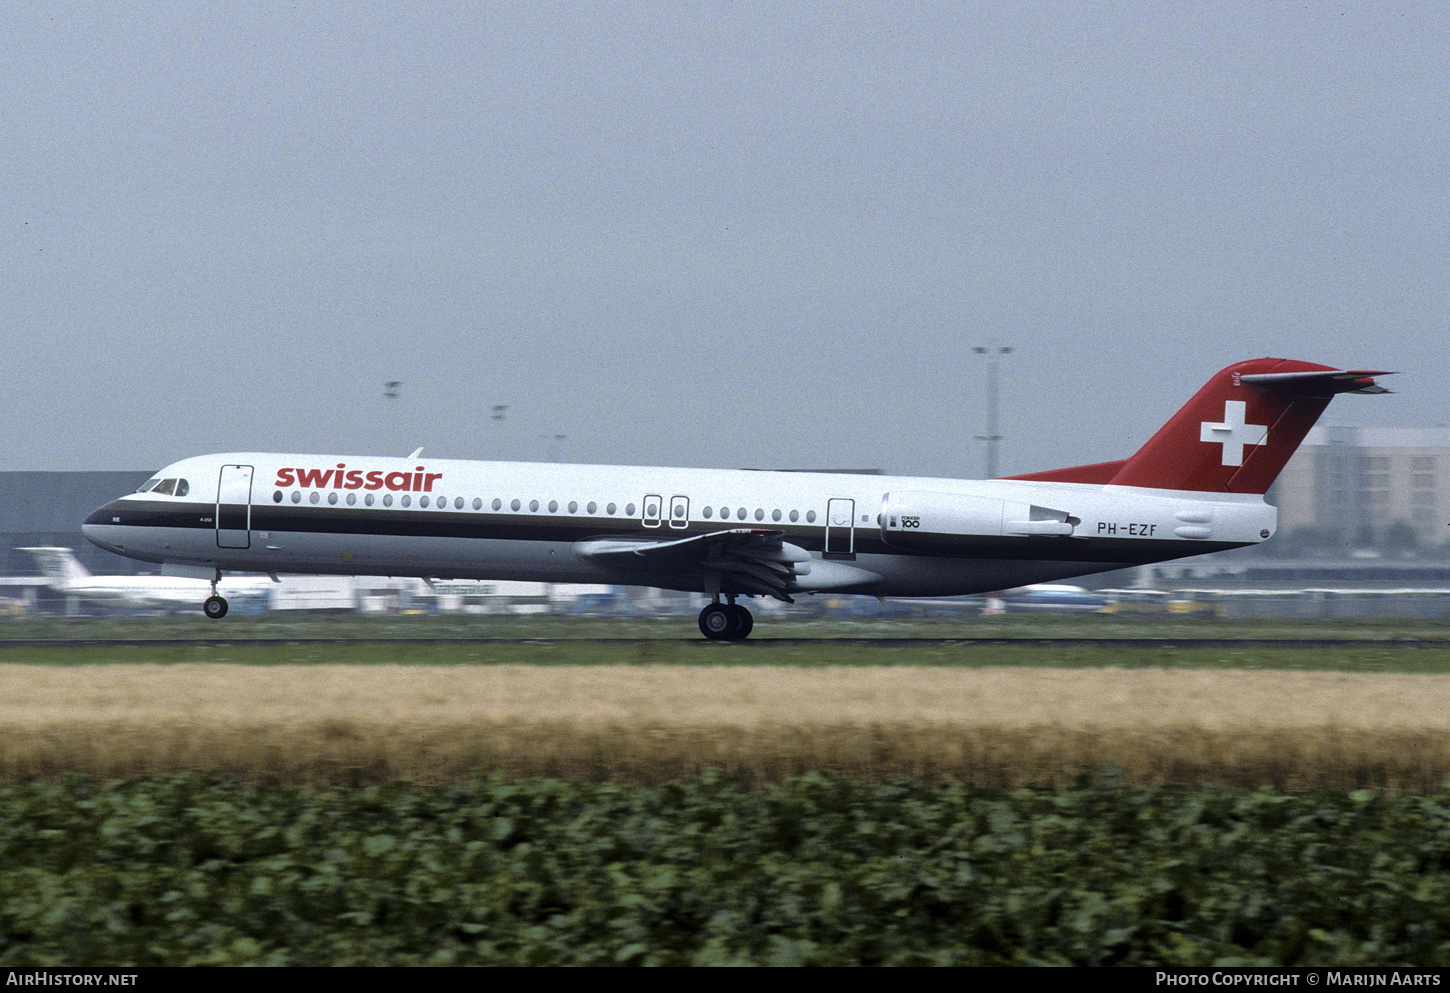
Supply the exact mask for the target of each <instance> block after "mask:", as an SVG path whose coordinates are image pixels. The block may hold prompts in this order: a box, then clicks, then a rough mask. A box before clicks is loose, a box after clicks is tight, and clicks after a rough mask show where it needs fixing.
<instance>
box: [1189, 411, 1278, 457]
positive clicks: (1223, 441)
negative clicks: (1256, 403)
mask: <svg viewBox="0 0 1450 993" xmlns="http://www.w3.org/2000/svg"><path fill="white" fill-rule="evenodd" d="M1248 406H1249V405H1248V404H1247V403H1245V402H1244V401H1242V400H1225V401H1224V402H1223V423H1222V424H1213V423H1210V422H1209V421H1204V422H1203V425H1202V430H1200V431H1199V433H1198V440H1199V441H1207V442H1210V443H1212V444H1216V445H1223V464H1224V465H1243V464H1244V446H1245V445H1262V444H1263V443H1264V439H1265V438H1267V437H1268V436H1269V429H1268V427H1266V426H1265V425H1263V424H1245V423H1244V421H1245V420H1246V419H1247V418H1248Z"/></svg>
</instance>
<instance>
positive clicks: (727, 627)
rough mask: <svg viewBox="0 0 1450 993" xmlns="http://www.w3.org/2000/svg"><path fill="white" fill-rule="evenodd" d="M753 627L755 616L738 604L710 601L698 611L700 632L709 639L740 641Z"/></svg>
mask: <svg viewBox="0 0 1450 993" xmlns="http://www.w3.org/2000/svg"><path fill="white" fill-rule="evenodd" d="M754 627H755V618H753V617H751V616H750V611H748V610H746V609H745V608H744V607H743V606H741V605H740V604H736V603H732V604H723V603H711V604H707V605H706V606H705V609H704V610H702V611H700V633H701V634H703V635H704V636H705V637H706V638H709V639H710V640H711V641H741V640H742V639H744V638H745V637H747V636H748V635H749V634H750V632H751V630H753V629H754Z"/></svg>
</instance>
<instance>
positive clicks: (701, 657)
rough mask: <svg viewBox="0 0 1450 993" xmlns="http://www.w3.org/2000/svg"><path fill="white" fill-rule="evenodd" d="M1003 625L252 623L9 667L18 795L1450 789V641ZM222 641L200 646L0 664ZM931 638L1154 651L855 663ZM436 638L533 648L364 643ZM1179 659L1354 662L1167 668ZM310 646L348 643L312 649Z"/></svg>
mask: <svg viewBox="0 0 1450 993" xmlns="http://www.w3.org/2000/svg"><path fill="white" fill-rule="evenodd" d="M246 620H249V621H253V620H254V619H246ZM984 620H990V621H1001V622H1002V623H998V624H982V623H980V622H976V623H973V624H971V625H924V626H922V625H918V626H914V627H904V626H902V625H899V624H889V625H879V624H875V625H850V626H849V627H850V628H851V630H849V631H842V630H840V629H841V628H842V627H845V626H842V625H836V626H835V628H836V633H837V634H838V635H842V634H844V635H845V636H846V638H847V640H843V641H838V642H820V641H810V640H801V637H800V636H801V635H802V634H805V635H807V636H808V635H810V634H823V633H824V632H823V631H810V632H802V631H801V630H800V629H799V627H796V626H786V625H784V624H781V625H770V626H768V627H767V626H766V625H762V630H761V631H760V634H761V637H760V638H759V640H752V641H751V642H748V643H745V644H739V645H733V644H717V643H705V642H702V641H698V640H694V639H692V638H690V637H689V635H690V627H692V625H690V624H689V623H688V622H683V623H682V622H679V621H671V622H651V623H640V622H625V623H624V624H614V623H611V622H607V621H604V622H580V621H559V620H552V621H551V620H547V619H540V620H534V621H508V622H505V623H501V624H495V623H493V622H487V623H485V624H480V623H478V622H476V621H475V622H471V623H464V624H459V623H458V622H445V623H443V624H427V623H423V624H420V623H417V621H416V620H413V619H408V620H402V621H397V620H394V621H388V620H382V621H380V622H377V623H369V622H364V623H358V622H357V621H355V620H353V621H348V622H346V623H345V625H344V624H343V623H339V622H338V621H336V620H331V619H325V620H302V621H298V620H288V621H286V622H268V621H266V620H265V619H255V620H254V622H253V623H250V624H246V625H241V624H239V625H231V624H230V622H228V625H227V628H226V634H227V635H228V636H229V637H232V638H237V639H240V640H235V641H229V642H227V643H222V644H212V643H206V642H178V643H173V644H164V645H154V644H147V645H139V646H138V645H128V644H125V643H124V642H116V643H110V644H84V645H73V644H53V645H49V644H36V643H35V642H33V641H31V642H26V643H25V644H20V645H15V644H11V645H3V644H0V777H3V778H6V779H11V780H15V779H24V778H29V777H39V778H52V777H54V776H57V775H59V774H60V773H62V772H64V771H68V770H76V771H82V772H86V773H88V774H91V775H93V776H96V777H98V778H102V779H113V778H129V777H133V776H138V775H144V774H162V773H171V772H177V771H215V772H219V773H221V774H222V775H225V776H228V777H236V778H240V779H243V780H246V781H250V782H276V783H297V784H304V785H313V786H321V785H329V784H338V783H341V784H354V783H357V784H361V783H373V782H384V781H392V780H407V781H410V782H415V783H420V784H421V783H441V782H454V781H460V780H465V779H467V778H469V777H470V776H472V775H475V774H477V773H480V772H483V773H489V772H496V771H502V772H505V773H507V774H509V775H511V776H517V777H527V776H553V777H563V778H585V779H595V780H601V779H615V780H623V781H631V782H639V783H658V782H662V781H669V780H676V779H681V778H688V777H691V776H694V775H697V774H698V773H700V772H701V771H703V770H705V769H707V768H719V769H722V770H725V771H726V772H727V773H729V774H730V775H732V776H737V777H739V778H741V779H742V780H745V781H746V782H763V781H782V780H784V779H785V778H787V777H789V776H791V775H796V774H799V773H803V772H806V771H810V770H826V771H830V772H833V773H837V774H840V775H846V776H851V777H855V778H863V779H894V778H903V777H909V778H915V779H920V780H965V781H971V782H975V783H978V784H980V785H994V786H1002V787H1018V786H1024V785H1030V784H1043V785H1046V784H1056V785H1062V784H1065V783H1068V782H1071V781H1072V780H1073V779H1074V778H1075V777H1077V776H1079V775H1081V774H1082V773H1084V772H1085V771H1086V772H1088V773H1091V774H1096V773H1097V772H1098V771H1099V770H1101V769H1103V768H1104V767H1106V766H1109V765H1111V766H1115V767H1117V768H1119V769H1120V770H1121V776H1122V777H1123V780H1124V781H1125V782H1130V783H1141V784H1157V783H1164V782H1176V783H1181V784H1184V785H1189V786H1197V785H1199V784H1202V783H1205V782H1212V783H1217V784H1223V785H1237V786H1249V787H1254V786H1260V785H1269V786H1273V787H1275V788H1278V789H1282V790H1291V791H1295V790H1307V789H1312V788H1315V787H1319V786H1335V787H1340V788H1346V789H1352V788H1359V787H1364V786H1378V787H1388V788H1395V789H1406V790H1417V791H1421V790H1425V791H1428V790H1435V789H1438V788H1440V787H1441V786H1442V785H1443V784H1444V783H1446V782H1447V780H1450V649H1446V648H1444V647H1414V645H1415V641H1414V640H1413V639H1419V640H1421V641H1435V640H1440V639H1443V638H1444V636H1445V633H1446V632H1445V628H1444V627H1443V626H1438V627H1437V626H1435V625H1424V624H1420V625H1411V624H1406V623H1391V624H1358V625H1355V624H1347V623H1339V624H1315V625H1307V624H1300V625H1278V626H1274V627H1272V628H1267V627H1265V626H1227V625H1223V624H1221V623H1220V624H1205V623H1203V622H1197V623H1193V622H1177V623H1173V624H1160V623H1152V622H1148V623H1145V622H1143V621H1134V622H1129V623H1113V624H1109V625H1094V624H1092V623H1091V621H1096V620H1100V619H1055V618H1047V619H1036V618H1034V619H1030V621H1028V622H1024V621H1023V620H1020V619H1017V618H993V619H984ZM963 628H966V629H969V630H970V632H971V633H970V634H963V633H961V632H962V629H963ZM217 630H218V627H217V626H214V625H210V624H206V623H204V622H202V621H200V619H192V618H181V619H175V620H161V621H143V622H141V623H131V622H82V623H72V624H65V625H61V626H59V627H58V628H51V629H49V631H50V632H51V633H50V634H48V635H44V636H42V635H40V634H36V633H33V632H30V631H25V632H22V631H20V630H16V629H14V628H11V629H9V630H6V631H5V632H3V634H0V638H6V637H8V638H11V639H15V638H30V639H34V638H40V637H62V638H68V639H105V638H120V639H128V638H129V639H142V638H158V637H160V638H164V637H168V636H169V637H195V636H196V634H197V633H201V634H203V635H206V634H211V635H212V636H215V633H216V632H217ZM168 631H169V632H172V633H171V634H170V635H168V634H166V633H165V632H168ZM505 631H506V632H507V633H501V632H505ZM1266 631H1272V632H1274V633H1273V634H1269V633H1265V632H1266ZM621 632H632V633H621ZM946 632H952V633H946ZM1125 632H1134V633H1125ZM912 633H915V634H917V635H919V636H923V637H925V638H929V639H944V638H945V639H950V638H961V637H977V638H981V637H990V638H994V639H1012V638H1041V637H1089V638H1093V637H1097V638H1102V637H1115V638H1122V637H1139V638H1143V641H1142V643H1141V644H1140V645H1134V646H1132V647H1128V648H1124V647H1121V646H1117V647H1111V648H1103V647H1099V646H1094V645H1091V644H1086V645H1085V644H1068V645H1063V646H1054V645H1050V644H1049V645H1044V644H1042V643H1038V642H1032V643H1022V644H1012V643H1010V640H1008V641H1007V642H1006V643H997V642H993V643H957V642H943V641H941V640H929V641H923V642H921V643H911V642H909V641H908V642H896V641H893V642H890V643H888V644H873V643H871V642H868V641H863V640H860V639H866V638H909V637H910V635H911V634H912ZM429 635H436V636H441V637H451V638H488V637H500V638H501V637H513V638H521V639H526V640H524V641H521V642H516V643H494V642H484V643H478V642H473V643H470V642H435V643H421V642H414V641H408V640H397V641H394V642H391V643H390V642H387V641H382V642H379V641H376V640H371V641H356V640H349V638H351V639H356V638H358V637H359V636H362V637H367V638H371V639H390V638H391V639H412V638H422V637H426V636H429ZM772 635H777V636H778V640H773V639H772V637H771V636H772ZM1164 637H1175V638H1207V637H1221V638H1257V639H1264V638H1273V637H1279V638H1337V639H1343V642H1344V644H1342V645H1340V646H1337V647H1335V648H1333V649H1324V648H1318V649H1306V648H1302V647H1297V646H1292V645H1285V646H1282V647H1280V646H1272V645H1270V646H1263V645H1261V644H1256V645H1254V646H1250V647H1244V646H1236V645H1234V644H1233V643H1232V642H1228V643H1222V644H1216V645H1211V646H1205V647H1194V648H1171V647H1165V646H1163V645H1161V644H1158V643H1157V640H1156V639H1161V638H1164ZM247 638H268V639H282V640H281V641H274V642H270V643H266V644H262V643H258V644H248V643H246V639H247ZM289 638H296V639H299V640H298V641H288V640H286V639H289ZM317 638H338V639H339V640H337V641H328V642H323V643H319V642H316V641H303V640H300V639H317ZM586 638H622V639H625V640H622V641H608V642H598V641H589V640H583V639H586ZM851 639H856V640H851ZM1406 639H1411V640H1406Z"/></svg>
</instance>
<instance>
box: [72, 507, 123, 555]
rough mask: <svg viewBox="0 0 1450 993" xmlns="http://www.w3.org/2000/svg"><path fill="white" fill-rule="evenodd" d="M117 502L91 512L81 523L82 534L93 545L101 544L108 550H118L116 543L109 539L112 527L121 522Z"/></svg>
mask: <svg viewBox="0 0 1450 993" xmlns="http://www.w3.org/2000/svg"><path fill="white" fill-rule="evenodd" d="M115 506H116V505H115V504H114V503H108V504H106V505H105V506H104V507H102V508H100V509H99V510H96V511H94V512H92V513H91V516H89V517H87V518H86V519H85V522H84V523H82V524H81V534H83V535H85V538H86V540H87V541H89V542H90V543H91V544H93V545H99V546H100V547H101V548H104V549H106V550H107V551H110V552H114V551H116V548H117V546H116V543H115V542H113V541H110V540H108V536H109V535H111V534H112V533H113V532H112V529H113V528H115V527H116V526H117V525H119V524H120V523H121V519H120V516H119V515H118V514H117V513H116V512H115V509H114V508H115Z"/></svg>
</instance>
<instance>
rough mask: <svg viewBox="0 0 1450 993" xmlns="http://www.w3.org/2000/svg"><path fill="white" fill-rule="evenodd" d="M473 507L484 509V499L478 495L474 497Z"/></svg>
mask: <svg viewBox="0 0 1450 993" xmlns="http://www.w3.org/2000/svg"><path fill="white" fill-rule="evenodd" d="M473 509H474V510H482V509H483V501H482V500H481V499H479V498H478V497H474V498H473Z"/></svg>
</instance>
